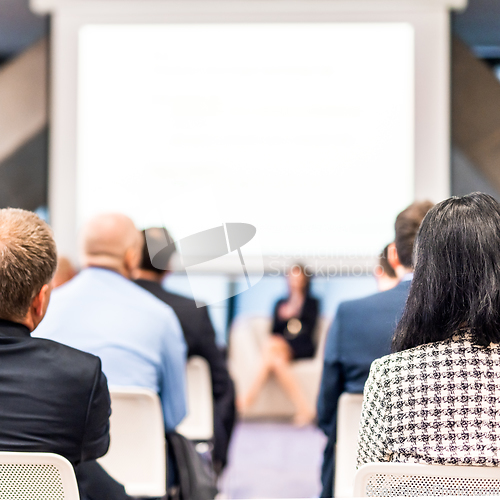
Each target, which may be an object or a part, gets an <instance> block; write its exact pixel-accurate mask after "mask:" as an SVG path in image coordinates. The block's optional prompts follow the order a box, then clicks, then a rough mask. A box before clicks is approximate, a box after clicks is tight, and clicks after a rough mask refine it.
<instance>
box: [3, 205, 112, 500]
mask: <svg viewBox="0 0 500 500" xmlns="http://www.w3.org/2000/svg"><path fill="white" fill-rule="evenodd" d="M56 264H57V257H56V246H55V243H54V240H53V238H52V232H51V230H50V228H49V227H48V226H47V224H45V222H43V221H42V220H41V219H40V218H39V217H38V216H37V215H35V214H34V213H32V212H27V211H25V210H17V209H2V210H0V298H1V300H0V399H1V401H2V404H1V405H0V422H1V425H0V449H1V450H2V451H21V452H25V451H30V452H52V453H57V454H59V455H62V456H63V457H65V458H67V459H68V460H69V461H70V462H71V463H72V464H73V465H74V466H75V467H76V472H77V477H78V479H79V485H80V488H81V491H80V493H81V496H82V499H85V498H92V499H96V498H99V499H103V500H104V499H108V500H113V499H116V498H121V497H120V488H119V487H118V488H117V491H118V494H117V495H115V494H114V493H115V491H116V490H115V486H117V485H115V484H114V483H113V481H112V480H111V481H110V482H104V483H102V484H101V486H102V487H101V489H100V492H99V495H98V496H97V497H95V496H92V487H91V486H90V485H91V483H92V481H91V480H93V479H94V475H96V477H101V476H102V475H104V476H106V474H105V473H104V471H103V470H102V469H101V468H100V467H99V466H98V465H97V463H96V462H95V459H96V458H98V457H100V456H102V455H104V454H105V453H106V451H107V449H108V446H109V415H110V411H111V410H110V400H109V392H108V386H107V382H106V378H105V376H104V375H103V373H102V370H101V361H100V360H99V358H97V357H96V356H93V355H91V354H87V353H84V352H81V351H78V350H76V349H72V348H70V347H67V346H65V345H62V344H59V343H57V342H53V341H51V340H45V339H40V338H35V337H34V336H33V337H32V336H31V332H33V330H34V329H35V328H37V326H38V325H39V324H40V323H41V322H42V320H43V318H44V315H45V313H46V310H47V306H48V304H49V299H50V295H51V289H52V288H51V280H52V278H53V276H54V272H55V270H56ZM67 326H68V327H70V326H71V325H67ZM89 473H90V474H91V476H93V477H89ZM107 477H108V478H109V476H107ZM109 479H110V478H109ZM83 484H84V485H85V486H87V487H89V490H88V491H87V490H86V489H85V488H84V487H83V488H82V485H83ZM110 485H111V487H110Z"/></svg>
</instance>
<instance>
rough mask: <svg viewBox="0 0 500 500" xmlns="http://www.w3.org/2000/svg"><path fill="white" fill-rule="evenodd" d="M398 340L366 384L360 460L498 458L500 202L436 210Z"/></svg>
mask: <svg viewBox="0 0 500 500" xmlns="http://www.w3.org/2000/svg"><path fill="white" fill-rule="evenodd" d="M414 268H415V271H414V277H413V281H412V284H411V288H410V293H409V296H408V300H407V303H406V308H405V311H404V313H403V316H402V318H401V321H400V322H399V324H398V326H397V328H396V332H395V335H394V339H393V354H390V355H389V356H385V357H383V358H381V359H378V360H376V361H375V362H374V363H373V364H372V367H371V371H370V377H369V379H368V381H367V383H366V386H365V398H364V402H363V413H362V418H361V429H360V436H359V443H358V465H362V464H364V463H368V462H413V463H428V464H452V465H457V464H458V465H490V466H499V465H500V425H499V424H500V345H499V343H500V205H499V204H498V203H497V202H496V201H495V200H494V199H493V198H492V197H491V196H488V195H486V194H482V193H473V194H470V195H467V196H463V197H460V198H458V197H453V198H449V199H448V200H445V201H443V202H441V203H439V204H437V205H436V206H435V207H434V208H432V209H431V210H430V211H429V212H428V214H427V215H426V217H425V218H424V220H423V221H422V225H421V227H420V230H419V233H418V235H417V239H416V244H415V250H414Z"/></svg>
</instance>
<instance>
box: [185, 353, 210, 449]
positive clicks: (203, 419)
mask: <svg viewBox="0 0 500 500" xmlns="http://www.w3.org/2000/svg"><path fill="white" fill-rule="evenodd" d="M187 404H188V412H187V415H186V417H185V418H184V420H183V421H182V422H181V423H180V424H179V425H178V426H177V432H178V433H179V434H182V435H183V436H184V437H186V438H188V439H191V440H192V441H209V440H210V439H212V437H213V435H214V404H213V393H212V378H211V376H210V366H209V365H208V363H207V361H206V360H205V359H204V358H201V357H199V356H193V357H191V358H189V361H188V363H187Z"/></svg>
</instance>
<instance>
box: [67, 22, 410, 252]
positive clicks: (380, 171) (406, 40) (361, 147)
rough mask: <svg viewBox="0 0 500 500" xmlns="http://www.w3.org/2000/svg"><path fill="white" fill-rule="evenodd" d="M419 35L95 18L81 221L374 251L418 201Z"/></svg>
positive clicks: (81, 78)
mask: <svg viewBox="0 0 500 500" xmlns="http://www.w3.org/2000/svg"><path fill="white" fill-rule="evenodd" d="M414 51H415V49H414V28H413V27H412V26H411V25H410V24H406V23H401V22H394V23H282V24H278V23H253V24H158V25H106V24H99V25H86V26H83V27H82V28H81V29H80V31H79V39H78V52H79V57H78V113H77V177H76V197H77V200H76V204H77V223H78V224H81V223H82V222H84V221H85V220H87V219H88V218H89V217H90V216H92V215H94V214H96V213H100V212H105V211H120V212H124V213H127V214H128V215H130V216H131V217H132V218H133V219H134V221H135V222H136V224H137V225H138V226H139V227H147V226H151V225H160V224H165V225H166V226H167V228H169V229H170V230H171V232H172V233H173V236H174V238H176V239H180V238H182V237H184V236H187V235H189V234H190V233H192V232H195V231H201V230H203V229H209V228H210V227H213V226H215V225H220V224H221V223H223V222H245V223H250V224H253V225H254V226H255V227H256V228H257V235H258V236H259V242H260V246H261V251H262V253H263V254H264V255H268V256H276V255H282V256H293V257H295V258H306V259H307V258H308V257H318V256H322V257H330V258H332V257H338V256H347V255H352V256H362V255H364V256H366V255H376V254H378V253H379V252H380V251H381V250H382V248H383V247H384V246H385V245H386V244H387V243H389V242H390V241H391V240H392V238H393V236H394V234H393V224H394V219H395V216H396V214H397V213H398V212H399V211H400V210H401V209H403V208H404V207H405V206H407V205H408V204H409V203H411V202H412V201H413V195H414V123H415V118H414V101H415V98H414V65H415V63H414V58H415V54H414Z"/></svg>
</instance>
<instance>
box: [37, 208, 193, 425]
mask: <svg viewBox="0 0 500 500" xmlns="http://www.w3.org/2000/svg"><path fill="white" fill-rule="evenodd" d="M141 249H142V240H141V239H140V235H139V233H138V232H137V230H136V228H135V226H134V224H133V222H132V221H131V220H130V219H129V218H128V217H126V216H124V215H120V214H108V215H101V216H98V217H96V218H94V219H92V220H91V221H90V222H89V223H88V224H87V226H86V227H85V229H84V233H83V238H82V255H83V268H84V269H83V271H82V272H81V273H80V274H79V275H78V276H77V277H76V278H74V279H73V280H71V281H70V282H68V283H67V284H65V285H63V286H61V287H59V288H57V289H56V290H55V291H54V292H53V294H52V298H51V301H50V305H49V307H48V310H47V315H46V316H45V318H44V320H43V321H42V323H40V325H39V327H38V328H37V329H36V331H35V332H34V335H36V336H38V337H45V338H48V339H52V340H55V341H57V342H60V343H62V344H66V345H69V346H71V347H75V348H77V349H80V350H82V351H86V352H90V353H92V354H94V355H96V356H99V357H100V358H101V361H102V368H103V372H104V373H105V375H106V377H107V378H108V382H109V385H110V386H113V385H115V386H139V387H146V388H148V389H152V390H154V391H156V392H157V393H158V394H159V396H160V399H161V403H162V406H163V414H164V419H165V429H166V432H169V431H173V430H174V429H175V427H176V426H177V425H178V424H179V423H180V421H181V420H182V419H183V418H184V416H185V414H186V399H185V386H186V384H185V369H186V344H185V341H184V336H183V334H182V330H181V327H180V324H179V321H178V319H177V317H176V315H175V314H174V312H173V310H172V309H171V308H170V307H169V306H167V305H166V304H165V303H163V302H162V301H160V300H158V299H157V298H156V297H154V296H153V295H151V294H150V293H149V292H147V291H146V290H144V289H142V288H141V287H139V286H137V285H136V284H135V283H133V282H132V281H130V277H131V274H132V272H133V271H134V270H135V269H136V268H137V266H138V264H139V259H140V255H141V253H140V252H141Z"/></svg>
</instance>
